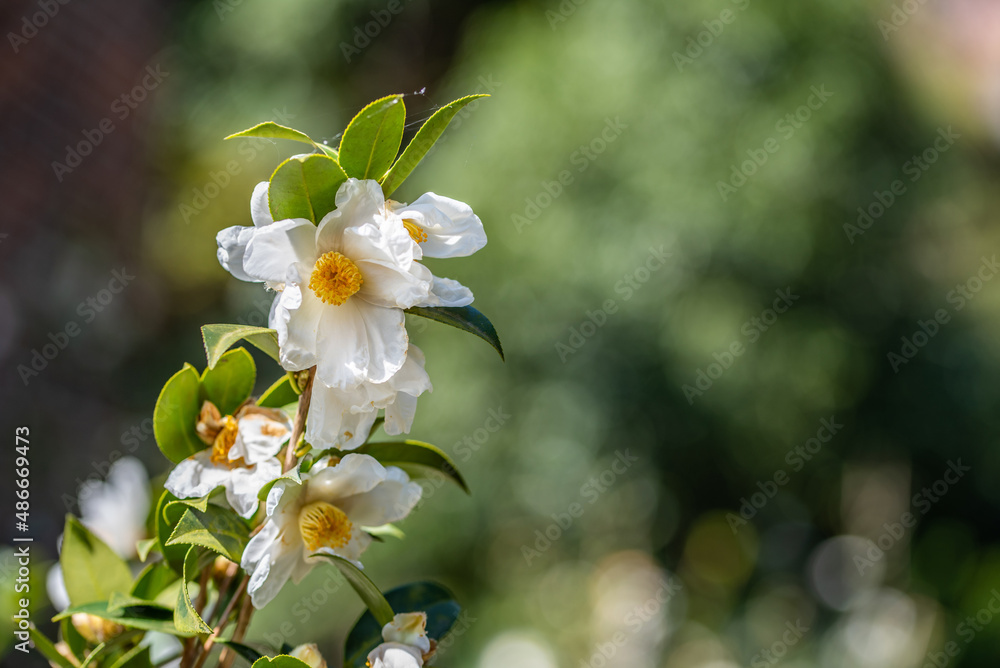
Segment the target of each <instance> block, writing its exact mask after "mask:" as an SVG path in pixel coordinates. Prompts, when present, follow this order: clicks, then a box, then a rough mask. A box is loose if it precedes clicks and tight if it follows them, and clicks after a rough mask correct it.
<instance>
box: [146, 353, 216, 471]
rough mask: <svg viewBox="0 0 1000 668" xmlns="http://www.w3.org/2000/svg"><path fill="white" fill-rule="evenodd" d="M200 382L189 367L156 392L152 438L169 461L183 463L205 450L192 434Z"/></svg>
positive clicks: (197, 408) (176, 374)
mask: <svg viewBox="0 0 1000 668" xmlns="http://www.w3.org/2000/svg"><path fill="white" fill-rule="evenodd" d="M200 388H201V378H200V377H199V376H198V372H197V371H195V369H194V367H193V366H191V365H190V364H185V365H184V368H183V369H181V370H180V371H178V372H177V373H175V374H174V375H173V376H171V377H170V380H168V381H167V384H166V385H164V386H163V389H162V390H161V391H160V397H159V398H158V399H157V400H156V408H155V409H154V410H153V435H154V436H155V438H156V445H157V446H159V448H160V452H162V453H163V454H164V456H165V457H166V458H167V459H169V460H170V461H172V462H174V463H175V464H176V463H177V462H181V461H184V460H185V459H187V458H188V457H190V456H191V455H193V454H194V453H196V452H198V451H199V450H202V449H204V448H205V444H204V443H203V442H202V441H201V439H199V438H198V436H197V433H196V432H195V430H194V428H195V424H196V423H197V421H198V411H199V409H200V408H201V402H200V401H199V397H198V394H199V390H200Z"/></svg>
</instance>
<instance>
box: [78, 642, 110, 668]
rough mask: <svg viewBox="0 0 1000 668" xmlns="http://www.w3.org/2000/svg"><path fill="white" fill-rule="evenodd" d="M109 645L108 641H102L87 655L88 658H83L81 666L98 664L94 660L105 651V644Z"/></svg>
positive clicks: (82, 667)
mask: <svg viewBox="0 0 1000 668" xmlns="http://www.w3.org/2000/svg"><path fill="white" fill-rule="evenodd" d="M105 645H107V643H106V642H102V643H101V644H100V645H98V646H97V647H95V648H94V650H93V651H92V652H91V653H90V654H88V655H87V658H86V659H84V660H83V663H81V664H80V668H87V666H93V665H97V664H95V663H94V661H96V660H97V656H98V655H99V654H100V653H101V652H103V651H104V646H105Z"/></svg>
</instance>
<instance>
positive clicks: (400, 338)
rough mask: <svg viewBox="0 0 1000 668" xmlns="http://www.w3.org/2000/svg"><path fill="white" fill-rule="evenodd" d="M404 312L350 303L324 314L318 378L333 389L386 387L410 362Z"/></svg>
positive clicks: (357, 300) (366, 304) (358, 300)
mask: <svg viewBox="0 0 1000 668" xmlns="http://www.w3.org/2000/svg"><path fill="white" fill-rule="evenodd" d="M407 344H408V337H407V334H406V325H405V318H404V316H403V312H402V311H401V310H399V309H390V308H382V307H381V306H373V305H371V304H368V303H367V302H365V301H362V300H360V299H348V300H347V301H346V302H345V303H343V304H341V305H340V306H336V307H332V308H326V309H324V310H323V315H322V318H321V319H320V323H319V338H318V341H317V352H318V355H317V357H318V360H317V371H316V374H317V377H318V378H319V380H320V381H321V382H323V383H325V384H326V385H327V386H329V387H333V388H338V389H349V388H353V387H356V386H357V385H358V384H359V383H362V382H366V381H368V382H373V383H383V382H385V381H387V380H388V379H389V378H391V377H392V376H393V374H395V373H396V372H397V371H399V369H400V368H402V366H403V363H404V362H405V361H406V348H407Z"/></svg>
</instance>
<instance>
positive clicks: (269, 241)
mask: <svg viewBox="0 0 1000 668" xmlns="http://www.w3.org/2000/svg"><path fill="white" fill-rule="evenodd" d="M316 257H317V254H316V226H315V225H313V224H312V223H311V222H309V221H308V220H305V219H304V218H293V219H290V220H280V221H278V222H276V223H273V224H271V225H268V226H266V227H260V228H255V234H254V235H253V238H252V239H250V242H249V243H248V244H247V250H246V255H245V256H244V258H243V268H244V269H245V270H246V273H247V274H248V275H249V276H252V277H254V278H256V279H258V280H261V281H270V282H273V283H282V282H284V281H285V278H286V276H287V274H288V268H289V267H291V266H292V265H293V264H295V263H297V262H301V263H303V264H306V265H312V264H314V263H315V262H316Z"/></svg>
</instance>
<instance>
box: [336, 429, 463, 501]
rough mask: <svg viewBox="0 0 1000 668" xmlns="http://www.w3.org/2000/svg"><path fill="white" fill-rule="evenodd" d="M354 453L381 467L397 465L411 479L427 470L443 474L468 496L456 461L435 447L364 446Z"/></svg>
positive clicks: (402, 444) (412, 444)
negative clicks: (376, 461) (371, 459)
mask: <svg viewBox="0 0 1000 668" xmlns="http://www.w3.org/2000/svg"><path fill="white" fill-rule="evenodd" d="M355 452H358V453H360V454H364V455H370V456H372V457H374V458H375V459H377V460H378V461H379V462H380V463H381V464H382V465H383V466H398V467H399V468H401V469H403V470H404V471H406V472H407V473H409V474H410V477H414V478H421V477H426V476H427V474H428V471H436V472H438V473H443V474H444V475H446V476H448V477H449V478H451V479H452V480H454V481H455V482H456V483H457V484H458V486H459V487H461V488H462V489H463V490H465V493H466V494H468V493H469V487H468V485H466V484H465V480H464V479H463V478H462V474H461V473H459V472H458V467H457V466H455V462H454V461H452V459H451V457H449V456H448V455H447V453H445V452H444V451H443V450H442V449H441V448H439V447H437V446H436V445H431V444H430V443H424V442H422V441H410V440H406V441H389V442H383V443H365V444H364V445H362V446H361V447H360V448H358V449H357V450H355Z"/></svg>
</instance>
